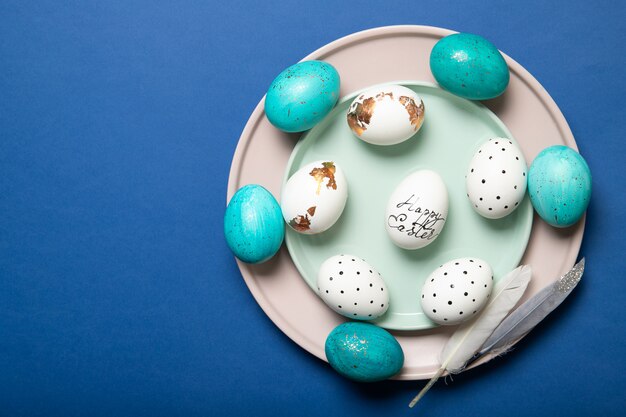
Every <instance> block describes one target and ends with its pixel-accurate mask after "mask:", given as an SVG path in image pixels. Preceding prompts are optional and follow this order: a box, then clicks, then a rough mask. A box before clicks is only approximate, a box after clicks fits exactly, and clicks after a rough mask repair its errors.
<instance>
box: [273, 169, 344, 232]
mask: <svg viewBox="0 0 626 417" xmlns="http://www.w3.org/2000/svg"><path fill="white" fill-rule="evenodd" d="M347 199H348V182H347V181H346V177H345V175H344V174H343V171H342V170H341V168H340V167H339V165H337V164H336V163H335V162H334V161H332V160H322V161H316V162H312V163H310V164H307V165H305V166H303V167H302V168H300V169H299V170H298V171H296V172H295V173H294V174H293V175H292V176H291V177H290V178H289V180H288V181H287V183H286V184H285V186H284V187H283V191H282V193H281V202H280V206H281V208H282V211H283V218H284V219H285V221H286V222H287V224H288V225H289V226H290V227H291V228H292V229H293V230H295V231H296V232H298V233H304V234H316V233H321V232H324V231H326V230H328V229H329V228H330V227H331V226H332V225H334V224H335V222H337V220H338V219H339V217H340V216H341V213H342V212H343V209H344V207H345V206H346V200H347Z"/></svg>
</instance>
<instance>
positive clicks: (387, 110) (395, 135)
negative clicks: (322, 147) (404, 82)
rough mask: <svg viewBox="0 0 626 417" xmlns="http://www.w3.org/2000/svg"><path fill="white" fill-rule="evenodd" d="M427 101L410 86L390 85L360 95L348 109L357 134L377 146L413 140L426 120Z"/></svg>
mask: <svg viewBox="0 0 626 417" xmlns="http://www.w3.org/2000/svg"><path fill="white" fill-rule="evenodd" d="M424 111H425V108H424V102H423V101H422V99H421V98H420V96H419V95H417V93H416V92H415V91H413V90H411V89H410V88H407V87H403V86H401V85H395V84H389V85H383V86H377V87H373V88H371V89H369V90H367V91H365V92H363V93H361V94H359V95H358V96H357V97H356V98H355V99H354V101H352V104H351V105H350V108H349V109H348V114H347V119H348V125H349V126H350V129H352V132H354V134H355V135H356V136H357V137H358V138H360V139H362V140H364V141H365V142H368V143H371V144H374V145H395V144H398V143H401V142H404V141H405V140H407V139H410V138H411V137H413V135H415V134H416V133H417V132H418V131H419V129H420V127H422V123H424Z"/></svg>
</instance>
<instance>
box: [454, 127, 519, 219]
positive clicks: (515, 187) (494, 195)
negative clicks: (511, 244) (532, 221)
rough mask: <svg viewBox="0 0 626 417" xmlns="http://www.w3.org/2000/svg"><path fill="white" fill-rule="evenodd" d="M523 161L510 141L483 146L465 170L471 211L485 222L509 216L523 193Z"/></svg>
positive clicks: (490, 141)
mask: <svg viewBox="0 0 626 417" xmlns="http://www.w3.org/2000/svg"><path fill="white" fill-rule="evenodd" d="M526 171H527V168H526V161H525V160H524V155H522V151H521V150H520V149H519V148H518V147H517V145H516V144H515V143H513V141H512V140H510V139H507V138H493V139H490V140H488V141H487V142H485V143H483V144H482V145H481V146H480V148H478V150H477V151H476V153H475V154H474V156H473V158H472V160H471V161H470V164H469V167H468V168H467V174H466V176H465V186H466V189H467V198H468V199H469V201H470V204H471V205H472V208H473V209H474V211H476V212H477V213H478V214H480V215H481V216H483V217H486V218H488V219H500V218H502V217H505V216H508V215H509V214H511V213H512V212H513V211H515V209H517V207H519V205H520V204H521V202H522V199H523V198H524V195H525V194H526V182H527V181H526Z"/></svg>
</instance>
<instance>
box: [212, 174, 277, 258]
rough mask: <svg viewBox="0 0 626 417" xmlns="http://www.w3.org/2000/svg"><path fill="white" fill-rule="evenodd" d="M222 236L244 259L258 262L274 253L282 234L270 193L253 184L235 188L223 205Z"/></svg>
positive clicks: (275, 203)
mask: <svg viewBox="0 0 626 417" xmlns="http://www.w3.org/2000/svg"><path fill="white" fill-rule="evenodd" d="M224 235H225V236H226V243H228V246H229V247H230V249H231V250H232V251H233V253H234V254H235V256H236V257H237V258H239V259H241V260H242V261H244V262H248V263H252V264H258V263H261V262H265V261H267V260H268V259H270V258H271V257H272V256H274V254H276V252H278V249H280V245H281V244H282V243H283V238H284V237H285V224H284V223H283V215H282V212H281V210H280V206H279V205H278V202H277V201H276V199H275V198H274V196H273V195H272V194H271V193H270V192H269V191H267V190H266V189H265V188H263V187H261V186H260V185H256V184H250V185H246V186H245V187H242V188H240V189H239V190H237V192H236V193H235V195H234V196H233V197H232V198H231V199H230V202H229V203H228V207H226V214H225V215H224Z"/></svg>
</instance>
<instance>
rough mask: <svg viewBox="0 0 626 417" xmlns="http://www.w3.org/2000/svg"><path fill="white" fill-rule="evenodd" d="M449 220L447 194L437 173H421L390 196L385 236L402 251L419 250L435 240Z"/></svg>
mask: <svg viewBox="0 0 626 417" xmlns="http://www.w3.org/2000/svg"><path fill="white" fill-rule="evenodd" d="M447 217H448V191H447V189H446V184H445V183H444V182H443V180H442V179H441V177H440V176H439V174H437V173H436V172H434V171H430V170H426V169H425V170H420V171H416V172H414V173H412V174H410V175H409V176H408V177H406V178H405V179H404V180H402V182H400V184H399V185H398V186H397V187H396V189H395V190H394V191H393V193H392V194H391V197H390V198H389V202H388V203H387V211H386V213H385V228H386V230H387V234H388V235H389V237H390V238H391V240H392V241H393V243H395V244H396V245H397V246H399V247H401V248H403V249H419V248H423V247H425V246H427V245H430V244H431V243H432V242H434V241H435V239H437V236H439V234H440V233H441V231H442V229H443V226H444V225H445V223H446V218H447Z"/></svg>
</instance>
